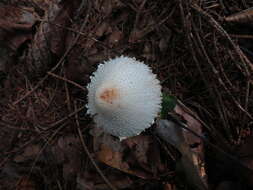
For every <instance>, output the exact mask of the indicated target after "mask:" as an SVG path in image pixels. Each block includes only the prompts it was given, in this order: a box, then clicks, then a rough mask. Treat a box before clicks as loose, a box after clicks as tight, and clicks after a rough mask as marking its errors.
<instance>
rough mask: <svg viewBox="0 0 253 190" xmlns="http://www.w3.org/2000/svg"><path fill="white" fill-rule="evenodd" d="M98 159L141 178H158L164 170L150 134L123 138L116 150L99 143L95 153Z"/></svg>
mask: <svg viewBox="0 0 253 190" xmlns="http://www.w3.org/2000/svg"><path fill="white" fill-rule="evenodd" d="M96 157H97V159H98V160H99V161H101V162H103V163H105V164H107V165H109V166H111V167H113V168H117V169H119V170H121V171H123V172H126V173H129V174H132V175H135V176H138V177H140V178H142V179H154V178H156V179H159V175H162V174H163V173H164V172H165V171H166V166H165V165H164V164H163V163H162V161H161V159H160V153H159V146H158V144H156V143H155V140H154V139H153V138H152V137H150V136H144V135H139V136H135V137H132V138H129V139H126V140H124V141H123V142H122V143H121V144H120V148H119V149H118V151H116V150H115V149H114V148H112V147H110V146H109V145H107V144H105V143H101V144H100V147H99V151H98V152H97V153H96Z"/></svg>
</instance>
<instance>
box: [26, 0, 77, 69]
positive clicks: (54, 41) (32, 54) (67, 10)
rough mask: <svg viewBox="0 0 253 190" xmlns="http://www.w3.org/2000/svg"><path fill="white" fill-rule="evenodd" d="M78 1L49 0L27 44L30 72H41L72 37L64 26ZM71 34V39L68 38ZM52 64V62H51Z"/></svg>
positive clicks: (58, 55) (66, 25)
mask: <svg viewBox="0 0 253 190" xmlns="http://www.w3.org/2000/svg"><path fill="white" fill-rule="evenodd" d="M78 2H79V1H64V2H55V1H50V5H49V8H48V10H46V11H45V15H44V17H43V18H42V19H41V23H40V25H39V27H38V28H37V31H36V34H35V36H34V38H33V40H32V43H31V44H30V46H29V50H28V55H27V57H26V61H27V64H28V67H27V68H28V69H29V71H30V72H34V73H35V74H37V73H39V74H40V73H43V72H44V71H46V70H47V69H48V67H49V66H50V63H51V62H50V61H53V60H55V59H57V58H59V57H60V56H61V55H62V54H63V52H64V50H65V49H66V47H67V46H68V45H69V44H68V43H67V42H69V41H71V39H73V37H74V36H73V35H72V33H71V32H70V34H69V36H68V30H67V29H66V28H65V27H69V25H70V24H71V19H70V18H71V17H72V16H73V14H74V13H75V11H76V9H77V8H78V5H79V4H78ZM70 36H71V39H69V38H70ZM51 64H52V63H51Z"/></svg>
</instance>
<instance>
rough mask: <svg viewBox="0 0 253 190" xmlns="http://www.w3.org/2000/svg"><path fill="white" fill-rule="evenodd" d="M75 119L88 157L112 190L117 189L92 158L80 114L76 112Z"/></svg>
mask: <svg viewBox="0 0 253 190" xmlns="http://www.w3.org/2000/svg"><path fill="white" fill-rule="evenodd" d="M75 109H76V104H75ZM75 119H76V125H77V132H78V135H79V138H80V141H81V143H82V146H83V149H84V151H85V153H86V154H87V156H88V158H89V159H90V161H91V163H92V164H93V166H94V167H95V168H96V170H97V172H98V173H99V175H100V176H101V177H102V179H103V180H104V181H105V183H106V184H107V185H108V186H109V187H110V188H111V189H112V190H117V189H116V187H114V186H113V185H112V184H111V182H110V181H109V180H108V179H107V178H106V176H105V175H104V174H103V172H102V171H101V169H100V168H99V167H98V165H97V164H96V162H95V160H94V159H93V158H92V156H91V154H90V151H89V149H88V147H87V146H86V144H85V142H84V139H83V135H82V132H81V129H80V124H79V121H78V115H77V114H75Z"/></svg>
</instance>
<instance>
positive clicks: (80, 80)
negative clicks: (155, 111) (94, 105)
mask: <svg viewBox="0 0 253 190" xmlns="http://www.w3.org/2000/svg"><path fill="white" fill-rule="evenodd" d="M251 7H253V3H252V2H251V1H250V0H245V1H238V2H236V1H226V2H223V1H204V2H202V1H190V0H186V1H182V0H173V1H164V0H161V1H155V0H152V1H139V0H132V1H121V0H109V1H106V0H95V1H89V0H78V1H69V0H66V1H54V0H52V1H34V0H29V1H22V0H21V1H16V0H13V1H10V2H8V3H7V1H3V2H2V3H1V4H0V9H1V11H0V16H1V18H0V42H1V43H0V58H1V59H0V105H1V108H2V109H1V110H0V118H1V119H0V142H1V143H0V189H19V190H23V189H31V190H32V189H80V190H82V189H164V190H168V189H169V190H172V189H178V188H182V189H189V188H190V187H195V189H196V188H199V189H205V188H208V189H222V190H224V189H226V188H228V187H232V186H234V187H237V189H250V188H252V186H253V185H252V183H251V181H252V173H251V172H250V171H249V170H246V169H245V168H244V169H243V167H242V165H241V164H243V165H244V166H246V167H247V169H252V157H251V154H252V149H251V148H250V147H251V144H252V143H251V140H250V139H251V137H252V124H251V122H252V121H251V120H252V116H251V114H252V111H253V110H252V109H253V99H252V80H251V79H250V75H251V72H252V68H253V67H252V60H253V53H252V52H253V47H252V45H251V41H252V38H250V31H251V30H252V27H251V24H250V23H249V22H250V19H251V12H250V10H251ZM243 10H246V11H243ZM240 19H242V20H240ZM234 21H236V22H234ZM240 22H241V23H240ZM205 23H208V24H205ZM238 23H239V25H240V24H241V26H243V27H238ZM238 28H239V29H238ZM246 37H247V39H248V40H245V38H246ZM121 54H124V55H129V56H134V57H136V58H138V59H140V60H142V61H145V63H147V64H148V65H149V66H151V67H152V69H153V70H154V72H155V73H157V75H158V78H159V79H160V81H161V83H162V86H163V91H164V93H167V94H171V95H172V96H173V97H177V98H178V99H181V100H182V101H183V102H184V104H185V105H186V106H182V104H177V105H176V107H174V105H172V107H174V109H173V114H172V113H171V111H170V112H169V114H168V115H167V114H166V112H165V113H163V114H162V115H163V117H164V116H165V118H163V120H160V119H158V120H157V122H156V124H154V126H153V127H152V128H150V129H148V130H146V131H145V132H144V133H142V134H140V135H139V136H136V137H133V138H130V139H127V140H124V141H122V142H119V141H118V139H115V138H114V137H112V136H108V135H106V134H103V133H100V132H98V131H96V130H95V126H94V124H93V122H92V119H91V118H89V117H88V116H87V115H86V114H85V113H86V110H85V108H83V107H85V106H84V105H85V104H86V93H87V92H86V91H85V90H83V89H81V88H79V87H78V85H82V86H84V87H85V85H86V84H87V83H88V82H89V76H90V74H91V73H92V72H93V71H94V70H95V69H96V67H97V64H99V63H100V62H102V61H103V60H106V59H108V58H111V57H114V56H116V55H121ZM168 107H171V106H168ZM189 110H193V111H190V112H189ZM200 118H201V119H200ZM77 121H78V122H77ZM173 122H176V123H173ZM177 122H179V123H181V124H183V125H184V126H187V127H188V128H189V129H190V130H192V131H194V132H195V133H196V134H197V136H196V135H194V134H193V133H192V132H189V130H186V129H182V128H178V127H176V126H177V124H178V123H177ZM168 126H170V127H168ZM78 130H80V133H79V132H78ZM199 136H200V137H203V138H205V140H204V141H203V139H202V138H199ZM206 142H209V143H212V144H215V145H216V146H218V147H220V150H222V151H224V152H225V153H227V154H229V155H232V156H233V158H234V157H235V158H236V159H238V161H235V160H233V161H231V159H230V157H227V156H225V155H226V154H223V153H221V152H219V150H217V149H215V148H213V147H212V146H209V144H208V143H206ZM84 147H86V148H87V150H88V152H86V151H84ZM85 150H86V149H85ZM180 165H181V167H180ZM222 167H223V168H222ZM179 168H181V169H179ZM221 168H222V169H221ZM217 171H218V172H217ZM236 174H238V175H236ZM175 185H176V186H175ZM216 187H217V188H216Z"/></svg>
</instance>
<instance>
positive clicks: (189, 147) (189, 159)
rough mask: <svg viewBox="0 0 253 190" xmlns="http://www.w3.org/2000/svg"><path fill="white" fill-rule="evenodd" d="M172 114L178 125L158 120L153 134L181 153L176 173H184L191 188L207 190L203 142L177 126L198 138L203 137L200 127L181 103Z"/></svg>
mask: <svg viewBox="0 0 253 190" xmlns="http://www.w3.org/2000/svg"><path fill="white" fill-rule="evenodd" d="M172 113H174V114H175V115H174V116H175V119H176V120H178V123H176V122H174V121H169V120H158V127H157V128H156V129H155V130H156V131H155V132H156V133H157V134H158V136H159V137H160V138H162V139H163V140H165V141H166V142H168V143H170V144H172V145H173V146H175V147H176V148H177V149H178V150H179V152H180V153H181V155H182V156H181V158H180V160H179V161H177V165H178V167H177V168H178V169H177V170H178V172H179V173H180V172H182V173H184V176H185V178H186V180H187V182H188V183H189V184H190V185H191V186H193V187H194V188H196V189H199V190H204V189H206V188H207V175H206V171H205V161H204V148H203V142H202V140H201V139H200V138H199V137H197V136H196V135H195V134H192V133H191V132H190V131H188V130H185V129H183V128H182V127H180V126H179V124H180V125H182V126H185V127H187V128H189V129H190V130H192V131H194V132H195V133H196V134H197V135H199V136H203V134H202V125H201V123H200V122H199V121H198V120H197V119H195V118H194V117H193V116H192V115H190V113H189V112H188V110H187V109H186V107H185V106H184V105H183V104H182V103H180V104H179V103H177V105H176V106H175V107H174V110H173V111H172ZM191 114H192V113H191ZM172 117H173V114H172ZM176 117H178V118H176ZM179 118H180V119H179Z"/></svg>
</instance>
